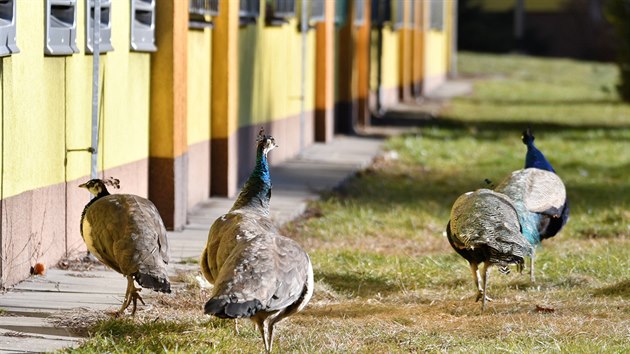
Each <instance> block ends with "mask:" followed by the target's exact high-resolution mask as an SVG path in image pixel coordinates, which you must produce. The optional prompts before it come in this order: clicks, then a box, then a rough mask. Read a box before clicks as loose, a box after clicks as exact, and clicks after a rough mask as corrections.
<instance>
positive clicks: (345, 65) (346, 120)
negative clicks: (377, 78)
mask: <svg viewBox="0 0 630 354" xmlns="http://www.w3.org/2000/svg"><path fill="white" fill-rule="evenodd" d="M346 6H348V9H347V11H348V18H347V20H346V23H344V24H343V27H341V29H340V30H339V36H338V37H339V43H338V46H337V48H336V49H337V50H338V51H339V55H337V60H338V61H337V62H336V63H335V64H336V65H338V69H337V75H338V78H337V90H338V95H337V99H338V101H337V102H335V132H336V133H342V134H352V133H354V123H355V121H356V107H355V101H354V97H353V96H354V94H355V90H356V89H355V86H356V76H355V75H354V74H355V73H354V70H355V68H356V66H355V61H356V58H355V54H356V53H355V48H354V46H355V42H354V39H353V32H354V23H353V22H354V12H355V4H354V1H349V2H347V3H346Z"/></svg>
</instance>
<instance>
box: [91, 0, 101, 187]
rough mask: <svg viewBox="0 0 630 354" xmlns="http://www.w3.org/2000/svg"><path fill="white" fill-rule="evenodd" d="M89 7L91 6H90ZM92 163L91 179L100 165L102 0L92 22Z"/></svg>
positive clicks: (98, 1)
mask: <svg viewBox="0 0 630 354" xmlns="http://www.w3.org/2000/svg"><path fill="white" fill-rule="evenodd" d="M88 6H89V4H88ZM92 26H93V27H92V49H93V50H92V52H93V55H92V147H91V151H90V152H91V153H92V163H91V170H90V171H91V173H90V177H91V178H92V179H94V178H97V177H98V176H97V165H98V78H99V71H100V70H99V61H100V55H101V46H100V42H101V0H94V21H92Z"/></svg>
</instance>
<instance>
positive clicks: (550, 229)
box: [522, 128, 569, 239]
mask: <svg viewBox="0 0 630 354" xmlns="http://www.w3.org/2000/svg"><path fill="white" fill-rule="evenodd" d="M534 139H535V138H534V134H533V133H532V131H531V129H529V128H527V129H526V130H525V131H523V137H522V140H523V144H525V145H526V146H527V153H526V154H525V167H524V168H538V169H541V170H545V171H549V172H553V173H556V170H554V169H553V166H551V163H549V161H548V160H547V158H546V157H545V155H544V154H543V153H542V151H540V150H538V148H537V147H536V146H535V145H534ZM556 174H557V173H556ZM568 220H569V199H568V198H565V202H564V206H563V207H562V212H561V214H560V217H559V218H553V219H551V220H550V224H549V225H548V226H546V227H545V228H544V230H540V232H541V238H542V239H545V238H549V237H553V236H555V235H556V234H557V233H558V232H560V230H561V229H562V228H563V227H564V225H565V224H566V223H567V221H568Z"/></svg>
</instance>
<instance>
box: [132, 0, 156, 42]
mask: <svg viewBox="0 0 630 354" xmlns="http://www.w3.org/2000/svg"><path fill="white" fill-rule="evenodd" d="M131 50H134V51H136V52H155V51H156V50H157V47H156V46H155V0H131Z"/></svg>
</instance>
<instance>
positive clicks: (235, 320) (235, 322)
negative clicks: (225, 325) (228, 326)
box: [234, 318, 240, 336]
mask: <svg viewBox="0 0 630 354" xmlns="http://www.w3.org/2000/svg"><path fill="white" fill-rule="evenodd" d="M234 332H236V335H237V336H238V335H239V334H240V332H239V331H238V318H235V319H234Z"/></svg>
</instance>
